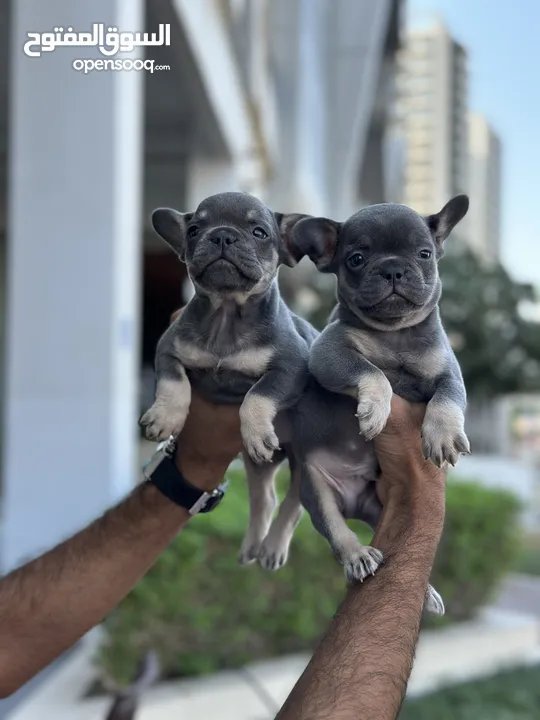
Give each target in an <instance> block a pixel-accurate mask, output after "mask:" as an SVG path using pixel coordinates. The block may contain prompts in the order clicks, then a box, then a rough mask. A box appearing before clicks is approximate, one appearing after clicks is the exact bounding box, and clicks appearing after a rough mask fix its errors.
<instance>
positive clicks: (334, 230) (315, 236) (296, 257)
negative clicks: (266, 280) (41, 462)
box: [274, 213, 341, 272]
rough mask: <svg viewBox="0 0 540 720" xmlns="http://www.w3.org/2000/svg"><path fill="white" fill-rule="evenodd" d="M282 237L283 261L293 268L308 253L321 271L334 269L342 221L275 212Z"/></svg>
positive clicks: (332, 270)
mask: <svg viewBox="0 0 540 720" xmlns="http://www.w3.org/2000/svg"><path fill="white" fill-rule="evenodd" d="M274 214H275V216H276V220H277V223H278V226H279V230H280V234H281V240H282V256H283V257H282V262H284V263H285V264H286V265H289V267H294V266H295V265H296V263H298V262H299V261H300V260H301V259H302V258H303V257H304V255H307V256H308V257H309V258H310V259H311V260H312V261H313V262H314V263H315V265H316V266H317V269H318V270H320V271H321V272H334V265H333V259H334V255H335V253H336V248H337V244H338V239H339V231H340V228H341V223H337V222H334V221H333V220H328V219H327V218H316V217H312V216H311V215H283V214H281V213H274Z"/></svg>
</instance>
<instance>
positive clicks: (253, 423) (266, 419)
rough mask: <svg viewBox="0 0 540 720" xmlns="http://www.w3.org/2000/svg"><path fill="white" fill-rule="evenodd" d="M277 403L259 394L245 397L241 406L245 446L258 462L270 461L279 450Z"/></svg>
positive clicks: (241, 427)
mask: <svg viewBox="0 0 540 720" xmlns="http://www.w3.org/2000/svg"><path fill="white" fill-rule="evenodd" d="M275 414H276V411H275V405H274V403H273V402H272V401H271V400H270V399H269V398H265V397H261V396H259V395H250V394H249V393H248V394H247V395H246V397H245V398H244V402H243V403H242V405H241V406H240V429H241V432H242V439H243V441H244V447H245V449H246V451H247V453H248V454H249V456H250V458H251V459H252V460H253V461H254V462H256V463H264V462H270V461H271V460H272V458H273V456H274V453H275V451H276V450H279V440H278V436H277V435H276V433H275V431H274V424H273V419H274V417H275Z"/></svg>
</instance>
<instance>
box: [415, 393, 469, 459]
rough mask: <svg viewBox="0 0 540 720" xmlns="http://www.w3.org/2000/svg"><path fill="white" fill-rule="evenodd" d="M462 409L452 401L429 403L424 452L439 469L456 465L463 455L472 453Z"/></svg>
mask: <svg viewBox="0 0 540 720" xmlns="http://www.w3.org/2000/svg"><path fill="white" fill-rule="evenodd" d="M464 425H465V418H464V415H463V412H462V410H461V408H459V407H458V406H457V405H456V404H455V403H453V402H451V401H446V402H435V403H434V402H433V401H430V402H429V403H428V406H427V409H426V416H425V418H424V423H423V425H422V451H423V453H424V457H425V458H426V460H431V461H432V462H433V463H434V464H435V465H436V466H437V467H443V466H444V465H445V464H446V463H448V464H450V465H456V463H457V461H458V460H459V456H460V455H461V454H462V453H467V454H468V453H470V451H471V448H470V444H469V440H468V439H467V436H466V435H465V429H464Z"/></svg>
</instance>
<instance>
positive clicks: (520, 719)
mask: <svg viewBox="0 0 540 720" xmlns="http://www.w3.org/2000/svg"><path fill="white" fill-rule="evenodd" d="M539 708H540V666H535V667H522V668H517V669H512V670H505V671H504V672H501V673H499V674H497V675H495V676H493V677H490V678H485V679H482V680H475V681H473V682H468V683H464V684H463V685H457V686H455V687H449V688H445V689H444V690H438V691H437V692H434V693H432V694H430V695H426V696H424V697H420V698H414V699H410V700H406V701H405V705H404V706H403V710H402V712H401V713H400V715H399V720H538V717H539V716H540V710H539Z"/></svg>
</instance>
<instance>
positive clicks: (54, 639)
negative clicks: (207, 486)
mask: <svg viewBox="0 0 540 720" xmlns="http://www.w3.org/2000/svg"><path fill="white" fill-rule="evenodd" d="M188 517H189V515H188V513H187V512H186V511H185V510H184V509H183V508H180V507H177V506H176V505H174V504H173V503H171V502H170V501H169V500H167V499H166V498H165V497H164V496H163V495H161V493H160V492H159V491H158V490H157V489H156V488H154V487H152V486H148V485H147V486H140V487H138V488H137V489H136V490H135V491H134V492H133V493H132V494H131V495H130V496H129V497H128V498H127V499H126V500H124V501H123V502H122V503H121V504H120V505H118V506H117V507H115V508H113V509H112V510H109V511H108V512H107V513H106V514H105V515H104V516H103V517H101V518H100V519H98V520H96V521H95V522H94V523H92V524H91V525H90V526H89V527H87V528H85V529H84V530H82V531H81V532H79V533H78V534H77V535H74V536H73V537H71V538H70V539H69V540H66V541H65V542H64V543H62V544H61V545H58V546H57V547H55V548H54V549H53V550H51V551H50V552H48V553H46V554H45V555H43V556H41V557H39V558H37V559H36V560H34V561H32V562H30V563H28V564H27V565H25V566H23V567H21V568H19V569H18V570H15V571H14V572H12V573H11V574H10V575H8V576H7V577H5V578H3V580H2V581H1V583H0V696H2V697H5V696H6V695H9V694H10V693H12V692H14V691H15V690H16V689H17V688H18V687H19V686H20V685H22V684H23V683H24V682H26V681H27V680H28V679H29V678H31V677H32V676H33V675H34V674H35V673H36V672H38V671H39V670H40V669H41V668H43V667H44V666H45V665H46V664H48V663H49V662H51V661H52V660H53V659H54V658H56V657H57V656H58V655H60V654H61V653H62V652H63V651H64V650H66V649H67V648H68V647H70V646H71V645H72V644H73V643H74V642H76V641H77V640H78V639H79V638H80V637H81V636H82V635H83V634H85V633H86V632H87V631H88V630H89V629H90V628H92V627H93V626H94V625H96V624H98V623H99V622H101V620H102V619H103V618H104V617H105V616H106V615H107V614H108V613H109V612H110V611H111V610H112V609H113V608H114V606H115V605H116V604H117V603H118V602H119V601H120V600H122V598H124V597H125V595H127V593H128V592H129V591H130V590H131V588H132V587H133V586H134V585H135V584H136V582H137V581H138V580H139V579H140V578H141V577H142V575H144V573H145V572H146V571H147V570H148V569H149V568H150V566H151V565H152V564H153V563H154V562H155V560H156V558H157V556H158V555H159V553H160V552H161V551H162V550H163V549H164V548H165V547H166V546H167V545H168V544H169V543H170V542H171V540H172V539H173V538H174V537H175V536H176V535H177V533H178V532H179V530H180V529H181V528H182V526H183V525H184V524H185V523H186V522H187V520H188Z"/></svg>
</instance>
